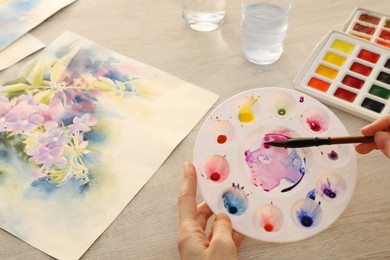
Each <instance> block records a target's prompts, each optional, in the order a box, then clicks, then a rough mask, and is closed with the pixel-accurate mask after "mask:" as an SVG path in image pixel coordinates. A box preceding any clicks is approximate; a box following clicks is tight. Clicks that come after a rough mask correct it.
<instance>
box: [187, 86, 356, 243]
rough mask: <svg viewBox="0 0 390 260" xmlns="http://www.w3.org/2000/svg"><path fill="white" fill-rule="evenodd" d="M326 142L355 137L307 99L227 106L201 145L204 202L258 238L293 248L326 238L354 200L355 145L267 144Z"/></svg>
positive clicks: (289, 95)
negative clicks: (323, 234)
mask: <svg viewBox="0 0 390 260" xmlns="http://www.w3.org/2000/svg"><path fill="white" fill-rule="evenodd" d="M319 135H323V136H337V135H348V132H347V130H346V129H345V127H344V125H343V124H342V122H341V121H340V120H339V119H338V118H337V116H336V115H335V114H334V113H333V112H332V111H331V110H330V109H329V108H328V107H327V106H325V105H324V104H322V103H321V102H319V101H318V100H316V99H314V98H313V97H311V96H310V95H306V94H304V93H302V92H298V91H295V90H291V89H286V88H272V87H269V88H259V89H252V90H248V91H245V92H242V93H239V94H237V95H235V96H233V97H231V98H229V99H227V100H225V101H224V102H223V103H221V104H220V105H219V106H218V107H217V108H216V109H215V110H214V111H212V112H211V113H210V115H209V116H208V117H207V118H206V119H205V122H204V124H203V126H202V127H201V129H200V131H199V134H198V137H197V139H196V143H195V148H194V158H193V161H194V165H195V167H196V170H197V174H198V185H199V188H200V190H201V193H202V195H203V198H204V200H205V201H206V202H207V204H208V205H209V207H210V208H211V210H212V211H213V212H214V213H215V214H218V213H220V212H224V213H226V214H228V215H229V216H230V218H231V220H232V223H233V227H234V229H235V230H237V231H238V232H240V233H242V234H244V235H246V236H249V237H252V238H254V239H258V240H263V241H270V242H292V241H298V240H302V239H305V238H308V237H311V236H313V235H316V234H318V233H319V232H321V231H323V230H325V229H326V228H328V227H329V226H330V225H331V224H332V223H333V222H334V221H336V219H337V218H338V217H339V216H340V215H341V214H342V212H343V211H344V210H345V208H346V206H347V205H348V203H349V201H350V198H351V196H352V193H353V190H354V187H355V183H356V177H357V176H356V175H357V162H356V155H355V153H354V148H353V145H351V144H346V145H326V146H319V147H308V148H279V147H273V146H269V145H267V144H266V142H268V141H278V140H286V139H288V138H293V137H302V136H312V137H315V136H319Z"/></svg>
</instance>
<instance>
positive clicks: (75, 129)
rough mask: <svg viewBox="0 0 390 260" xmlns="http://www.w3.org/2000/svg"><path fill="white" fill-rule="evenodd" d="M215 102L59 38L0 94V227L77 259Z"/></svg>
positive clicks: (90, 46)
mask: <svg viewBox="0 0 390 260" xmlns="http://www.w3.org/2000/svg"><path fill="white" fill-rule="evenodd" d="M217 99H218V97H217V95H215V94H213V93H211V92H209V91H206V90H204V89H201V88H199V87H197V86H194V85H191V84H189V83H187V82H185V81H183V80H180V79H178V78H176V77H174V76H172V75H170V74H167V73H165V72H163V71H161V70H158V69H156V68H153V67H150V66H148V65H146V64H143V63H140V62H138V61H136V60H133V59H130V58H127V57H124V56H122V55H120V54H118V53H115V52H113V51H110V50H108V49H105V48H104V47H102V46H100V45H98V44H96V43H94V42H91V41H89V40H86V39H83V38H82V37H80V36H78V35H75V34H73V33H70V32H66V33H64V34H63V35H61V36H60V37H59V38H58V39H57V40H55V41H54V42H53V43H52V44H50V45H49V46H47V47H46V48H45V50H44V51H43V52H42V53H40V54H39V56H38V57H37V58H36V59H34V60H33V61H31V62H30V63H28V64H27V65H26V66H25V67H24V69H22V70H21V71H20V73H19V74H18V75H16V77H15V78H14V79H11V80H10V81H8V82H6V83H4V84H3V86H2V87H1V88H0V166H1V169H0V226H1V227H2V228H3V229H5V230H7V231H8V232H10V233H12V234H14V235H15V236H17V237H18V238H20V239H22V240H24V241H26V242H27V243H29V244H31V245H33V246H34V247H36V248H38V249H40V250H41V251H43V252H45V253H47V254H49V255H51V256H53V257H55V258H59V259H77V258H79V257H81V256H82V254H83V253H84V252H85V251H86V250H87V249H88V248H89V247H90V245H91V244H92V243H93V242H94V241H95V240H96V239H97V238H98V237H99V235H100V234H101V233H102V232H103V231H104V230H105V229H106V228H107V227H108V226H109V225H110V224H111V223H112V221H113V220H114V219H115V218H116V217H117V216H118V214H119V213H120V212H121V211H122V210H123V208H124V207H125V206H126V205H127V204H128V203H129V202H130V201H131V199H132V198H133V197H134V195H135V194H136V193H137V192H138V191H139V190H140V189H141V188H142V187H143V185H144V184H145V183H146V182H147V181H148V180H149V179H150V177H151V176H152V175H153V174H154V173H155V172H156V170H157V169H158V168H159V167H160V166H161V164H162V163H163V162H164V161H165V160H166V158H167V157H168V156H169V154H170V153H171V152H172V150H173V149H174V148H175V147H176V146H177V145H178V144H179V143H180V141H181V140H182V139H183V138H184V137H185V136H186V135H187V134H188V133H189V132H190V131H191V130H192V128H193V127H194V126H195V125H196V124H197V123H198V122H199V121H200V119H201V118H202V117H203V116H204V115H205V114H206V113H207V112H208V110H209V109H210V108H211V106H212V105H213V104H214V103H215V102H216V101H217ZM129 225H131V223H129Z"/></svg>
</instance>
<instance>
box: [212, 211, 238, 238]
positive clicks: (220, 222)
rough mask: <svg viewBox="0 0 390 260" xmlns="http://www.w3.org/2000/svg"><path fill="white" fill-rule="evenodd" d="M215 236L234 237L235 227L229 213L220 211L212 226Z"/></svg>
mask: <svg viewBox="0 0 390 260" xmlns="http://www.w3.org/2000/svg"><path fill="white" fill-rule="evenodd" d="M212 232H213V237H225V238H226V237H232V234H233V227H232V222H231V220H230V218H229V217H228V215H226V214H225V213H219V214H218V215H217V216H216V217H215V219H214V223H213V227H212Z"/></svg>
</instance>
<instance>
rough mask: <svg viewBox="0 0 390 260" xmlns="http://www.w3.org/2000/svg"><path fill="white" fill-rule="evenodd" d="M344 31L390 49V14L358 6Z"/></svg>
mask: <svg viewBox="0 0 390 260" xmlns="http://www.w3.org/2000/svg"><path fill="white" fill-rule="evenodd" d="M343 31H344V32H346V33H348V34H351V35H353V36H356V37H359V38H362V39H364V40H367V41H370V42H373V43H376V44H379V45H381V46H385V47H387V48H389V49H390V15H384V14H381V13H378V12H374V11H370V10H367V9H362V8H357V9H355V10H354V11H353V12H352V15H351V16H350V17H349V19H348V20H347V23H346V24H345V26H344V29H343Z"/></svg>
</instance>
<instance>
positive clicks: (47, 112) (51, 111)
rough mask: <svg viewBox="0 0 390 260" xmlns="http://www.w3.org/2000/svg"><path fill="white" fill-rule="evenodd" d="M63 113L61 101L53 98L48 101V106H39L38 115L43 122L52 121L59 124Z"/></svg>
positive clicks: (55, 97)
mask: <svg viewBox="0 0 390 260" xmlns="http://www.w3.org/2000/svg"><path fill="white" fill-rule="evenodd" d="M63 112H64V105H63V104H62V102H61V99H60V98H59V97H57V96H54V97H53V98H52V100H51V101H50V103H49V105H40V106H39V111H38V113H39V115H41V116H42V117H43V118H44V121H45V122H49V121H54V122H59V121H60V119H61V117H62V115H63Z"/></svg>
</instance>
